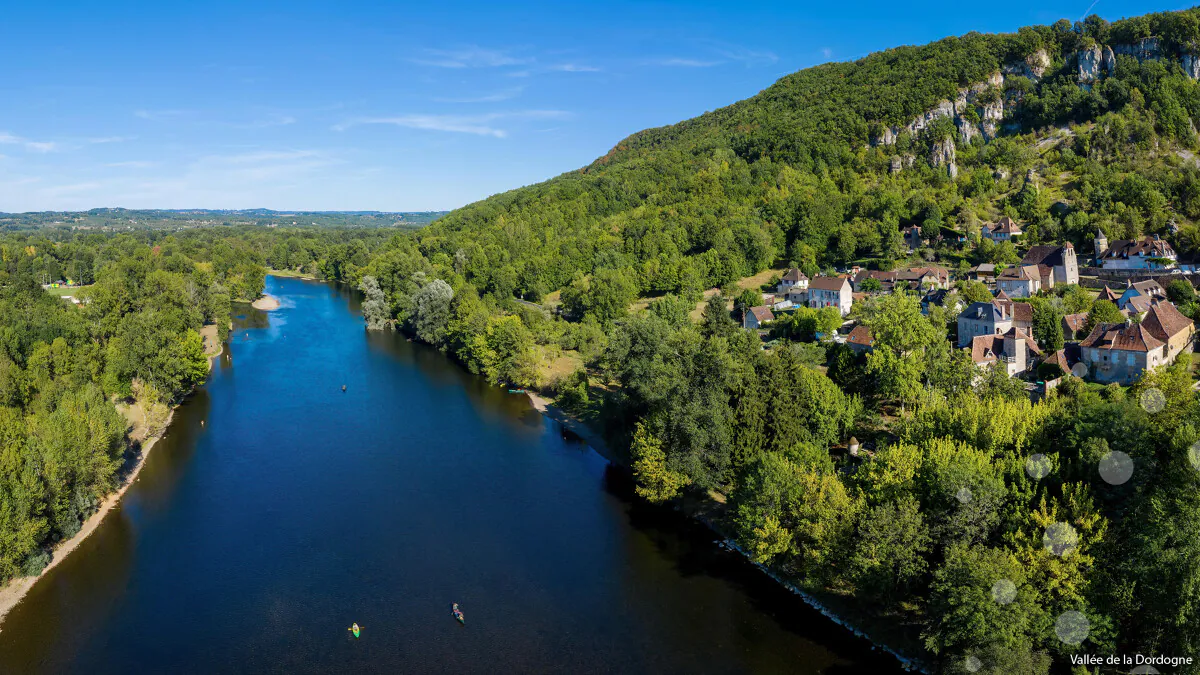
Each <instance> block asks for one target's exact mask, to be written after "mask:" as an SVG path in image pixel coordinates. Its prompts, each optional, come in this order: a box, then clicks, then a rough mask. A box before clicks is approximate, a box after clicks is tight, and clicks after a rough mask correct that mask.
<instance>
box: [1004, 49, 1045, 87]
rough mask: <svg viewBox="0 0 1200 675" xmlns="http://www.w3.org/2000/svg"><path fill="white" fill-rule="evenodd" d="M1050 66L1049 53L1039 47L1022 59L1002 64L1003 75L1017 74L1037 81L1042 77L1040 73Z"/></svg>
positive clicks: (1043, 73)
mask: <svg viewBox="0 0 1200 675" xmlns="http://www.w3.org/2000/svg"><path fill="white" fill-rule="evenodd" d="M1049 67H1050V55H1049V54H1047V53H1046V50H1044V49H1039V50H1037V51H1036V52H1034V53H1032V54H1030V55H1029V56H1026V57H1025V60H1024V61H1018V62H1016V63H1009V64H1006V65H1005V66H1004V70H1003V73H1004V75H1007V76H1011V75H1019V76H1021V77H1026V78H1029V79H1030V80H1032V81H1033V82H1037V81H1038V80H1040V79H1042V75H1045V74H1046V69H1047V68H1049Z"/></svg>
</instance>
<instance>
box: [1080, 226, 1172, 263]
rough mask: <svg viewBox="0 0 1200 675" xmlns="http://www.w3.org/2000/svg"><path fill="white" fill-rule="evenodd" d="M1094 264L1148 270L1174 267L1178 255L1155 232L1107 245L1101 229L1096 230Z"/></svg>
mask: <svg viewBox="0 0 1200 675" xmlns="http://www.w3.org/2000/svg"><path fill="white" fill-rule="evenodd" d="M1093 243H1094V245H1095V247H1096V265H1097V266H1099V267H1103V268H1104V269H1106V270H1149V269H1163V268H1167V267H1174V266H1175V261H1176V260H1178V259H1179V257H1178V256H1177V255H1176V254H1175V249H1173V248H1171V245H1170V244H1168V243H1167V242H1165V241H1163V240H1162V239H1160V238H1159V236H1158V235H1157V234H1152V235H1148V236H1145V237H1142V238H1141V239H1120V240H1117V241H1114V242H1112V245H1111V246H1109V243H1108V239H1107V238H1106V237H1105V236H1104V232H1103V231H1097V232H1096V238H1095V239H1094V240H1093Z"/></svg>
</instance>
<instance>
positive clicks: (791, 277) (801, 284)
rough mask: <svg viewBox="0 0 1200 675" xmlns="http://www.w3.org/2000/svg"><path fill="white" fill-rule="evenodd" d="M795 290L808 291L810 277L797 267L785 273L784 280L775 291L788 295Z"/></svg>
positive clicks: (781, 280)
mask: <svg viewBox="0 0 1200 675" xmlns="http://www.w3.org/2000/svg"><path fill="white" fill-rule="evenodd" d="M793 288H796V289H799V290H802V291H805V290H808V277H807V276H805V275H804V272H801V271H800V270H798V269H796V268H795V267H792V268H790V269H788V271H786V272H784V273H783V278H781V279H780V280H779V286H778V287H776V289H775V290H776V291H777V292H779V293H787V292H788V291H790V290H792V289H793Z"/></svg>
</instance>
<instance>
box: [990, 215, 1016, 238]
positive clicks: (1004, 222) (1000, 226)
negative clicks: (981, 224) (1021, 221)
mask: <svg viewBox="0 0 1200 675" xmlns="http://www.w3.org/2000/svg"><path fill="white" fill-rule="evenodd" d="M988 229H989V230H990V231H992V232H1006V233H1008V234H1021V226H1020V225H1017V224H1016V223H1014V222H1013V219H1012V218H1009V217H1008V216H1004V217H1003V218H1001V219H1000V220H998V221H996V224H995V225H992V226H991V227H989V228H988Z"/></svg>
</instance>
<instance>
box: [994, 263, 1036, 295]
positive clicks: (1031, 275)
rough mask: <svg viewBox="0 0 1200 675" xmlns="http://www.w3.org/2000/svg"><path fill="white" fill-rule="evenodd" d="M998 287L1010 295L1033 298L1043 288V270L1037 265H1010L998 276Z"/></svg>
mask: <svg viewBox="0 0 1200 675" xmlns="http://www.w3.org/2000/svg"><path fill="white" fill-rule="evenodd" d="M996 288H998V289H1000V290H1001V291H1003V292H1004V293H1006V294H1008V295H1009V296H1010V297H1014V298H1032V297H1033V296H1035V295H1037V294H1038V291H1040V290H1042V272H1041V270H1039V269H1038V266H1037V265H1018V266H1017V267H1010V268H1008V269H1006V270H1004V271H1003V272H1001V273H1000V276H999V277H997V278H996Z"/></svg>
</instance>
